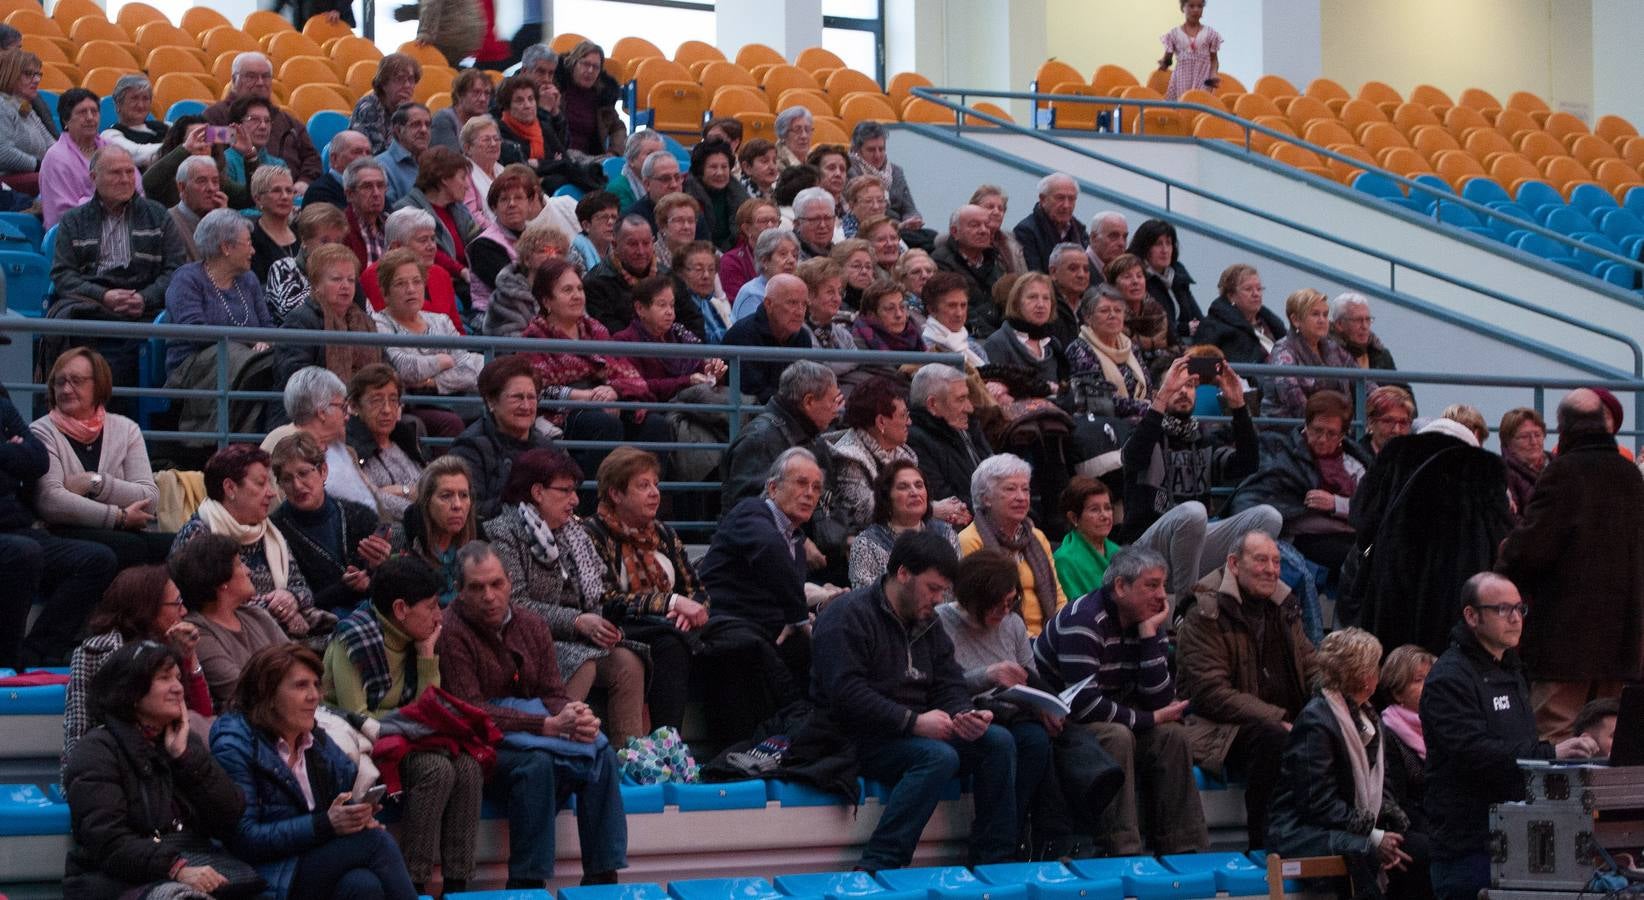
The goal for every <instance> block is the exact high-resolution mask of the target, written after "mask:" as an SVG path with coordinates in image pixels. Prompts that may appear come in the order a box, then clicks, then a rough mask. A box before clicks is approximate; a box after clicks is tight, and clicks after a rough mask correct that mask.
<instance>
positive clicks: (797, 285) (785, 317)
mask: <svg viewBox="0 0 1644 900" xmlns="http://www.w3.org/2000/svg"><path fill="white" fill-rule="evenodd" d="M809 299H810V294H809V291H808V290H807V289H806V287H805V282H803V281H801V280H800V278H799V276H797V275H772V276H771V280H770V281H768V282H766V284H765V316H766V318H767V319H769V320H770V323H771V334H773V335H775V337H776V339H777V340H778V341H785V340H787V339H788V338H789V337H790V336H791V335H793V334H794V332H796V331H798V330H799V329H800V328H802V327H804V325H805V309H806V304H807V301H808V300H809Z"/></svg>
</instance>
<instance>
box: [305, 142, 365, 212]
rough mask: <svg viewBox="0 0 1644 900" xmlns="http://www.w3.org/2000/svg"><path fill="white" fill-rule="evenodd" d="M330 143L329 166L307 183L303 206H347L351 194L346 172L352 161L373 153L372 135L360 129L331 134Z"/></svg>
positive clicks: (339, 207) (327, 152) (327, 155)
mask: <svg viewBox="0 0 1644 900" xmlns="http://www.w3.org/2000/svg"><path fill="white" fill-rule="evenodd" d="M327 146H328V147H329V148H330V149H329V150H328V151H326V158H327V160H328V161H329V162H330V164H331V165H330V168H328V169H326V170H325V172H324V173H322V174H321V175H320V177H319V178H316V179H314V183H313V184H311V185H309V186H308V193H306V194H303V206H305V207H306V206H311V205H313V204H315V203H329V204H331V205H332V206H335V207H336V208H338V209H343V208H345V207H347V206H348V194H347V192H345V191H344V190H343V173H344V172H346V171H348V164H349V163H351V162H353V161H354V160H356V159H359V158H360V157H362V156H370V155H371V139H370V138H368V137H366V136H365V135H363V134H360V133H359V132H358V131H348V130H343V131H339V132H337V133H336V134H334V135H332V137H331V143H330V144H328V145H327Z"/></svg>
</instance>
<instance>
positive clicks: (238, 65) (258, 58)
mask: <svg viewBox="0 0 1644 900" xmlns="http://www.w3.org/2000/svg"><path fill="white" fill-rule="evenodd" d="M248 62H260V63H266V64H267V65H268V68H269V71H273V69H274V64H273V63H271V62H269V61H268V57H267V56H264V55H263V54H261V53H258V52H257V51H255V50H247V51H246V52H244V53H241V54H240V55H239V56H236V57H234V65H233V67H231V68H230V69H229V76H230V77H231V78H239V77H240V70H242V69H244V68H245V64H246V63H248Z"/></svg>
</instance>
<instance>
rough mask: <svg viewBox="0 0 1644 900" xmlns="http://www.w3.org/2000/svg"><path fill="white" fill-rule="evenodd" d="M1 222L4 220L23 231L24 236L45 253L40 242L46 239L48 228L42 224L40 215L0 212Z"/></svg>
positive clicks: (49, 257)
mask: <svg viewBox="0 0 1644 900" xmlns="http://www.w3.org/2000/svg"><path fill="white" fill-rule="evenodd" d="M0 222H4V223H6V224H7V225H10V226H11V227H13V228H15V229H17V230H18V231H20V232H22V234H23V237H24V238H26V239H27V240H28V242H29V243H30V244H31V245H33V247H34V249H36V250H40V252H42V253H45V251H44V250H42V249H41V247H40V243H41V241H43V240H45V237H46V229H45V226H43V225H41V224H40V218H39V217H38V216H31V215H29V214H28V213H24V212H0ZM46 259H48V260H49V259H51V256H50V255H49V254H47V256H46Z"/></svg>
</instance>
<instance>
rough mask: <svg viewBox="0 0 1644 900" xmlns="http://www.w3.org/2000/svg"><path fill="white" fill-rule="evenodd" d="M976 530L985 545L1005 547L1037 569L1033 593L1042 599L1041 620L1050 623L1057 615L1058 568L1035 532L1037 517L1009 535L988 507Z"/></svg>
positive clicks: (1023, 521)
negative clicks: (1004, 532) (997, 522)
mask: <svg viewBox="0 0 1644 900" xmlns="http://www.w3.org/2000/svg"><path fill="white" fill-rule="evenodd" d="M976 532H977V533H978V534H980V535H981V536H982V546H984V547H1003V548H1004V549H1006V550H1009V551H1010V552H1011V553H1013V554H1015V555H1016V558H1017V559H1020V560H1022V561H1024V562H1026V563H1027V564H1028V569H1029V570H1030V571H1031V572H1033V593H1034V595H1035V596H1036V597H1037V598H1038V600H1039V614H1040V617H1039V621H1041V622H1045V623H1049V622H1050V620H1052V619H1054V618H1056V570H1055V569H1052V568H1051V566H1050V556H1049V555H1048V554H1046V553H1045V548H1044V546H1043V545H1042V544H1040V543H1039V538H1038V535H1037V534H1035V533H1034V528H1033V520H1032V519H1023V520H1022V524H1021V527H1019V528H1017V529H1016V534H1015V535H1013V536H1011V537H1008V538H1007V537H1005V536H1004V535H1002V534H1000V533H999V530H998V528H997V527H995V525H994V524H993V517H992V516H991V515H989V514H988V513H987V512H986V511H985V510H984V511H982V514H981V515H978V516H977V517H976Z"/></svg>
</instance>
